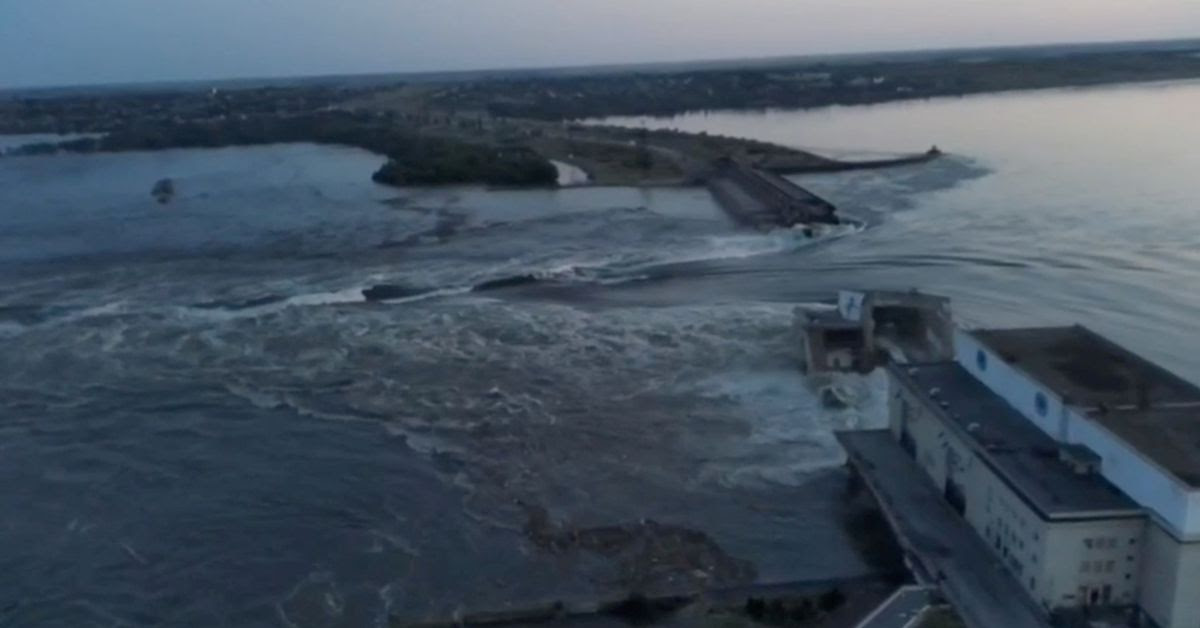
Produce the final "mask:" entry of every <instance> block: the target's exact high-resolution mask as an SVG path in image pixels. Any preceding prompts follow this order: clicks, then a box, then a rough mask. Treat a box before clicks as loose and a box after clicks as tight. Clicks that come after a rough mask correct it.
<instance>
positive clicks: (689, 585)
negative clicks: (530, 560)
mask: <svg viewBox="0 0 1200 628" xmlns="http://www.w3.org/2000/svg"><path fill="white" fill-rule="evenodd" d="M519 505H520V506H521V508H522V509H523V510H524V511H525V514H526V517H527V521H526V524H525V527H524V532H525V536H526V538H528V539H529V541H530V542H531V543H533V545H535V546H536V547H538V548H539V549H541V550H542V551H545V552H549V553H552V554H556V555H563V556H565V555H571V554H575V553H587V554H592V555H598V556H601V557H604V558H607V559H609V560H611V561H612V562H613V566H614V568H615V571H616V582H612V583H610V584H615V585H618V586H620V587H622V588H624V589H626V590H630V591H638V592H642V593H646V594H661V593H679V592H687V591H696V590H701V589H708V588H713V587H727V586H737V585H745V584H749V583H752V582H753V581H754V580H755V578H756V576H757V572H756V570H755V568H754V565H753V563H751V562H749V561H746V560H742V559H739V558H735V557H733V556H730V555H729V554H728V553H726V552H725V550H723V549H722V548H721V547H720V546H719V545H717V543H716V542H715V541H714V540H713V539H712V538H711V537H709V536H708V535H707V534H705V533H703V532H701V531H699V530H692V529H690V528H684V527H681V526H675V525H670V524H663V523H659V522H657V521H653V520H650V519H643V520H641V521H637V522H632V523H621V524H614V525H605V526H593V527H585V526H577V525H573V524H571V523H565V522H556V521H554V520H552V519H551V517H550V515H549V513H548V512H547V511H546V509H545V508H542V507H540V506H535V505H531V504H526V503H519Z"/></svg>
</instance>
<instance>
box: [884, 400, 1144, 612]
mask: <svg viewBox="0 0 1200 628" xmlns="http://www.w3.org/2000/svg"><path fill="white" fill-rule="evenodd" d="M890 386H891V393H892V394H891V395H890V397H889V410H890V419H891V420H890V421H889V427H890V429H891V430H892V433H893V436H895V437H896V438H897V439H901V440H902V442H903V441H904V440H905V438H903V435H904V434H905V433H906V434H907V435H908V438H907V440H908V441H909V442H910V444H909V445H908V447H911V451H910V453H912V454H913V455H914V458H915V459H916V460H917V463H918V465H919V466H920V467H921V468H922V469H923V470H924V471H925V473H926V474H927V475H928V476H929V478H930V480H931V481H932V482H933V483H934V484H935V485H936V486H937V487H938V489H939V490H942V491H944V490H945V487H946V485H947V481H948V480H950V481H952V482H953V483H955V484H956V485H958V486H960V487H961V489H962V500H963V516H964V518H965V519H966V520H967V522H968V523H969V524H970V525H971V527H972V528H974V529H975V532H976V533H977V534H979V536H980V537H981V538H983V539H984V541H985V542H986V543H987V544H988V546H989V547H991V548H992V550H993V551H994V552H995V554H996V559H997V562H998V563H1000V564H1003V565H1004V566H1005V567H1006V568H1007V569H1008V570H1009V571H1010V572H1011V573H1012V574H1013V576H1014V577H1015V578H1016V579H1017V581H1018V582H1020V583H1021V585H1022V587H1024V588H1025V589H1026V591H1028V592H1029V595H1030V596H1031V597H1032V598H1033V599H1034V600H1036V601H1037V602H1038V603H1040V604H1041V605H1042V606H1043V607H1045V608H1047V609H1053V608H1058V607H1062V606H1075V605H1080V604H1083V603H1085V602H1087V601H1090V595H1091V592H1092V591H1093V590H1094V591H1095V592H1096V598H1097V600H1098V601H1100V600H1102V599H1103V597H1104V592H1105V586H1107V587H1108V598H1109V601H1110V603H1112V604H1119V605H1126V604H1133V603H1134V602H1135V601H1136V596H1137V583H1138V575H1139V569H1138V559H1139V556H1140V553H1139V551H1133V552H1132V554H1131V553H1130V551H1129V549H1130V546H1129V540H1130V539H1131V538H1132V539H1140V537H1141V535H1142V527H1143V526H1144V525H1145V524H1144V519H1142V518H1133V519H1128V518H1127V519H1100V520H1088V521H1082V522H1079V521H1066V522H1051V521H1048V520H1046V519H1043V518H1042V516H1041V515H1040V514H1039V513H1037V512H1036V511H1034V510H1033V509H1032V508H1031V507H1030V506H1029V505H1028V504H1027V503H1026V502H1025V501H1023V500H1022V499H1021V498H1020V497H1019V496H1018V495H1017V494H1016V492H1015V491H1013V490H1012V489H1011V488H1010V487H1009V486H1008V484H1006V483H1005V482H1004V481H1003V480H1002V479H1001V478H1000V477H999V476H998V475H996V473H995V472H994V471H993V470H992V469H991V467H989V466H988V465H987V464H986V463H985V462H984V461H983V459H982V458H980V457H979V456H980V454H979V453H978V452H976V451H975V450H974V449H973V448H972V447H971V446H970V445H969V444H968V443H967V442H966V441H965V440H964V439H962V438H960V437H959V436H958V433H957V431H956V430H954V429H953V428H952V427H951V426H949V425H947V424H945V423H944V422H943V421H942V419H941V417H940V416H938V415H937V414H936V413H935V412H934V411H933V410H932V409H931V408H929V406H927V405H926V404H925V403H923V402H922V401H921V399H920V398H919V396H918V395H920V393H914V392H912V391H909V390H908V389H907V388H906V387H905V386H904V385H903V384H901V383H900V382H898V381H896V380H895V378H894V377H893V379H892V380H891V382H890ZM1133 549H1134V550H1139V549H1140V548H1139V547H1138V542H1135V543H1134V544H1133ZM1129 555H1132V556H1134V560H1133V561H1129V560H1128V559H1127V557H1128V556H1129ZM1085 562H1086V566H1085ZM1126 574H1128V575H1129V576H1130V577H1129V578H1126V577H1125V576H1126ZM1080 587H1086V590H1085V591H1084V592H1082V593H1081V591H1080Z"/></svg>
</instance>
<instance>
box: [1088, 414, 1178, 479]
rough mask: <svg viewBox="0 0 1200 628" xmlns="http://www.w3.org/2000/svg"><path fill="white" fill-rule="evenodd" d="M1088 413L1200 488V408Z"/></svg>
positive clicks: (1135, 447)
mask: <svg viewBox="0 0 1200 628" xmlns="http://www.w3.org/2000/svg"><path fill="white" fill-rule="evenodd" d="M1088 416H1089V417H1090V418H1091V419H1092V420H1094V421H1096V422H1097V423H1100V424H1101V425H1103V426H1104V427H1106V428H1108V430H1109V431H1111V432H1112V433H1114V434H1116V435H1117V436H1118V437H1120V438H1121V440H1123V441H1125V442H1126V443H1128V444H1129V445H1131V446H1133V448H1134V449H1137V450H1138V451H1139V452H1141V454H1142V455H1144V456H1146V457H1147V458H1150V459H1151V460H1153V461H1154V462H1155V463H1156V464H1158V466H1160V467H1162V468H1164V469H1166V470H1167V471H1168V472H1169V473H1171V475H1174V476H1175V477H1176V478H1178V479H1179V480H1180V481H1181V482H1183V483H1184V484H1187V485H1188V487H1190V488H1193V489H1197V488H1200V407H1183V408H1151V409H1149V410H1137V409H1134V410H1118V411H1109V412H1091V413H1089V415H1088Z"/></svg>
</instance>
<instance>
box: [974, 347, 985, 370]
mask: <svg viewBox="0 0 1200 628" xmlns="http://www.w3.org/2000/svg"><path fill="white" fill-rule="evenodd" d="M975 364H977V365H979V370H981V371H986V370H987V354H986V353H984V352H983V349H980V350H978V351H976V352H975Z"/></svg>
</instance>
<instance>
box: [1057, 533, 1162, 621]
mask: <svg viewBox="0 0 1200 628" xmlns="http://www.w3.org/2000/svg"><path fill="white" fill-rule="evenodd" d="M1145 521H1146V520H1145V519H1144V518H1130V519H1100V520H1092V521H1080V522H1061V523H1055V524H1054V525H1052V526H1050V529H1049V530H1048V531H1047V533H1046V539H1045V552H1046V554H1045V558H1044V561H1045V565H1046V574H1045V577H1046V579H1047V583H1048V585H1049V586H1050V589H1049V590H1048V591H1047V595H1048V596H1049V597H1050V599H1053V600H1054V601H1055V603H1056V605H1060V606H1077V605H1078V606H1082V605H1089V604H1097V603H1098V604H1114V605H1120V606H1132V605H1134V604H1136V603H1137V602H1138V584H1139V583H1140V582H1141V579H1140V576H1141V567H1140V564H1141V556H1142V535H1143V529H1144V528H1145V525H1146V523H1145Z"/></svg>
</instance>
